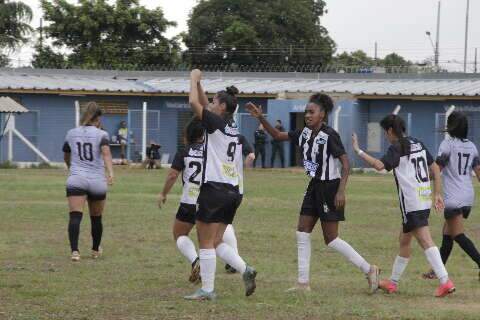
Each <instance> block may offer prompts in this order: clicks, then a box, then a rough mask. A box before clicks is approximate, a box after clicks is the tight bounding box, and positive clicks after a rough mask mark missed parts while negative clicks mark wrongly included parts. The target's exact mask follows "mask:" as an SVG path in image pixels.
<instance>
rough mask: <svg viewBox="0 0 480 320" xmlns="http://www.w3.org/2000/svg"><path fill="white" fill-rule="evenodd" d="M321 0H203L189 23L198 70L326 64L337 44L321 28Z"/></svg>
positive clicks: (188, 55) (191, 55)
mask: <svg viewBox="0 0 480 320" xmlns="http://www.w3.org/2000/svg"><path fill="white" fill-rule="evenodd" d="M324 9H325V2H324V1H323V0H265V1H256V0H203V1H200V2H199V4H198V5H197V6H196V7H195V8H194V9H193V11H192V13H191V15H190V17H189V20H188V33H186V34H184V35H183V40H184V42H185V44H186V46H187V48H188V49H187V51H186V52H185V54H184V57H185V59H186V60H187V61H189V62H191V63H194V64H225V63H226V64H246V65H249V64H285V63H288V64H318V65H323V64H327V63H328V62H329V61H330V59H331V57H332V54H333V52H334V49H335V43H334V41H333V40H332V39H331V38H330V37H329V35H328V32H327V30H326V29H325V28H324V27H323V26H322V25H321V24H320V17H321V16H322V15H323V14H324V12H325V11H324Z"/></svg>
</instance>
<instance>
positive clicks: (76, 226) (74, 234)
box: [68, 211, 83, 252]
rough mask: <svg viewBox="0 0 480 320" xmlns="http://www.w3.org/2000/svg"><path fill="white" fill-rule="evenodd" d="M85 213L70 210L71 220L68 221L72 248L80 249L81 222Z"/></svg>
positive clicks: (73, 249)
mask: <svg viewBox="0 0 480 320" xmlns="http://www.w3.org/2000/svg"><path fill="white" fill-rule="evenodd" d="M82 216H83V214H82V213H81V212H79V211H72V212H70V221H69V222H68V238H69V240H70V248H71V249H72V252H73V251H78V235H79V234H80V223H81V222H82Z"/></svg>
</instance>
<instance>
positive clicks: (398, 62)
mask: <svg viewBox="0 0 480 320" xmlns="http://www.w3.org/2000/svg"><path fill="white" fill-rule="evenodd" d="M381 65H382V66H384V67H399V66H410V65H412V63H411V62H410V61H407V60H406V59H405V58H403V57H402V56H400V55H398V54H396V53H395V52H394V53H390V54H389V55H386V56H385V58H383V59H382V60H381Z"/></svg>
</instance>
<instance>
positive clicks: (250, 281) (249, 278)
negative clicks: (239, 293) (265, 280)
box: [242, 266, 257, 297]
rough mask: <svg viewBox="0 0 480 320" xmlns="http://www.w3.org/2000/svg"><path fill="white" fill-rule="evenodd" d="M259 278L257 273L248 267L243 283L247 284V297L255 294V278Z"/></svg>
mask: <svg viewBox="0 0 480 320" xmlns="http://www.w3.org/2000/svg"><path fill="white" fill-rule="evenodd" d="M256 277H257V271H255V269H253V268H252V267H250V266H247V269H246V270H245V273H244V274H243V276H242V278H243V283H244V284H245V295H246V296H247V297H248V296H251V295H252V294H253V293H254V292H255V288H256V287H257V284H256V283H255V278H256Z"/></svg>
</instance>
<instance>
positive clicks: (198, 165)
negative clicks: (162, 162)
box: [188, 161, 202, 185]
mask: <svg viewBox="0 0 480 320" xmlns="http://www.w3.org/2000/svg"><path fill="white" fill-rule="evenodd" d="M188 166H189V167H190V168H193V167H195V171H194V172H193V173H192V175H191V176H190V179H188V181H190V182H191V183H193V184H198V185H200V181H198V180H195V178H197V177H198V175H199V174H200V172H202V164H201V163H200V162H196V161H192V162H190V164H189V165H188Z"/></svg>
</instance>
